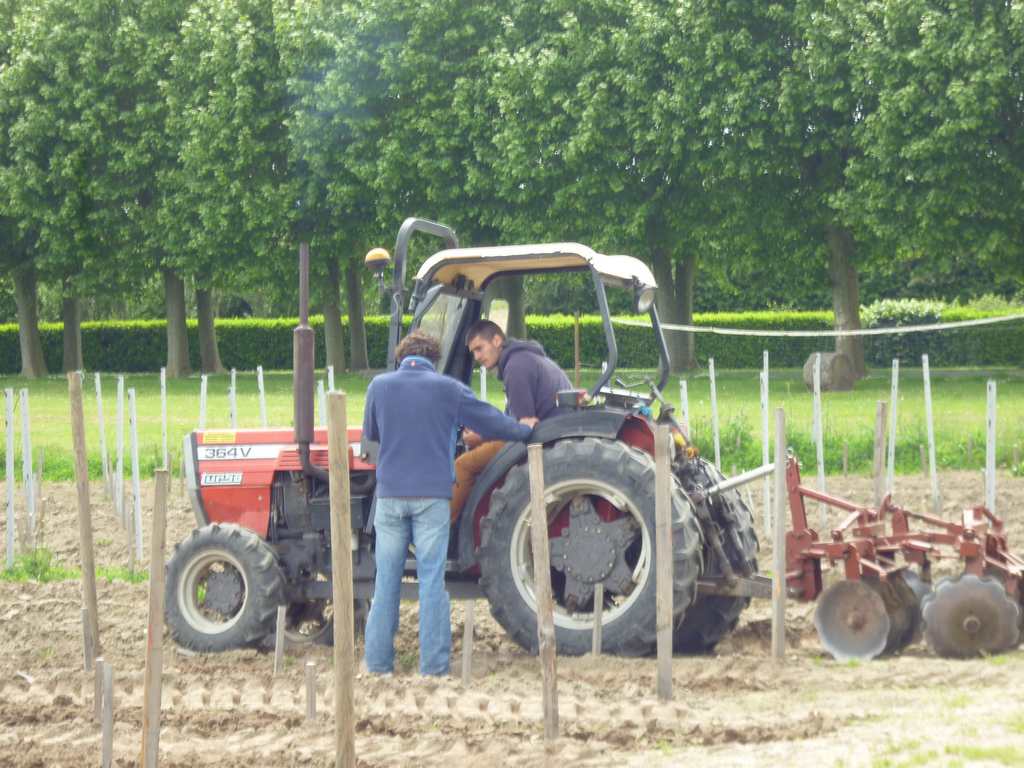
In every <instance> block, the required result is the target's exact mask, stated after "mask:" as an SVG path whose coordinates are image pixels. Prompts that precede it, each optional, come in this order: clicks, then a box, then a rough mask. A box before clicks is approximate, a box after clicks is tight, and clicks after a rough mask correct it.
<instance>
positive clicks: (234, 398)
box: [228, 368, 238, 429]
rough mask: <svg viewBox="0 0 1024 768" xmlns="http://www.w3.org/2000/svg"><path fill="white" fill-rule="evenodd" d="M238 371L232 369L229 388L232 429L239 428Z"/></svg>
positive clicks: (229, 410) (229, 414) (229, 411)
mask: <svg viewBox="0 0 1024 768" xmlns="http://www.w3.org/2000/svg"><path fill="white" fill-rule="evenodd" d="M237 383H238V372H237V371H236V370H235V369H234V368H232V369H231V387H230V388H229V389H228V417H229V422H230V424H231V428H232V429H238V387H237Z"/></svg>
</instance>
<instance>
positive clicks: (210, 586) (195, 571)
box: [164, 524, 284, 652]
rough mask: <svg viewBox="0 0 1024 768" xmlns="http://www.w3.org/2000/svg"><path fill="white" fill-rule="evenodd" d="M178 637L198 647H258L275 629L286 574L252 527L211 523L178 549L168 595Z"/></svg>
mask: <svg viewBox="0 0 1024 768" xmlns="http://www.w3.org/2000/svg"><path fill="white" fill-rule="evenodd" d="M164 600H165V602H164V604H165V606H166V607H165V615H166V619H167V626H168V628H169V629H170V633H171V637H172V638H173V639H174V641H175V642H176V643H177V644H178V645H180V646H183V647H185V648H190V649H192V650H194V651H203V652H206V651H226V650H229V649H232V648H246V647H253V646H259V645H260V643H261V641H262V640H263V638H265V637H266V636H267V635H268V634H272V633H273V632H274V623H275V620H276V613H277V606H278V605H281V604H282V603H283V602H284V576H283V574H282V573H281V569H280V568H279V567H278V564H277V559H276V558H275V557H274V552H273V550H272V549H271V548H270V546H269V545H268V544H267V543H266V542H265V541H264V540H263V539H261V538H260V537H259V536H257V535H256V534H255V533H253V532H252V531H250V530H249V529H248V528H243V527H241V526H238V525H221V524H213V525H207V526H205V527H203V528H198V529H196V530H194V531H192V534H191V535H190V536H189V537H188V538H187V539H186V540H185V541H183V542H182V543H181V544H178V545H177V546H176V547H175V548H174V554H173V555H172V556H171V559H170V561H169V562H168V563H167V585H166V588H165V595H164Z"/></svg>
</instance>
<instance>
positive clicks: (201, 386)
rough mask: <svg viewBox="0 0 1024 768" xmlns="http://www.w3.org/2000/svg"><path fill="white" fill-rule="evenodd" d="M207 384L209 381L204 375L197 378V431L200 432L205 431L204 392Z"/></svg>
mask: <svg viewBox="0 0 1024 768" xmlns="http://www.w3.org/2000/svg"><path fill="white" fill-rule="evenodd" d="M208 384H209V380H208V379H207V378H206V374H205V373H204V374H203V375H202V376H201V377H200V378H199V429H200V431H202V430H204V429H206V390H207V387H208Z"/></svg>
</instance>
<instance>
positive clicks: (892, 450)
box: [885, 358, 900, 493]
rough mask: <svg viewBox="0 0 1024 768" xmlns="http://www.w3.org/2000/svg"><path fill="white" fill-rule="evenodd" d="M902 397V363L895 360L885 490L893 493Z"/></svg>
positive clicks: (890, 396) (891, 389)
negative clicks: (898, 411)
mask: <svg viewBox="0 0 1024 768" xmlns="http://www.w3.org/2000/svg"><path fill="white" fill-rule="evenodd" d="M899 395H900V361H899V358H893V361H892V384H891V385H890V389H889V455H888V456H887V457H886V464H885V490H886V491H887V492H888V493H893V492H894V491H895V490H896V422H897V418H896V413H897V410H898V408H897V406H898V404H899V399H900V397H899Z"/></svg>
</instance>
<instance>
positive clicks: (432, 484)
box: [363, 331, 532, 675]
mask: <svg viewBox="0 0 1024 768" xmlns="http://www.w3.org/2000/svg"><path fill="white" fill-rule="evenodd" d="M395 357H396V359H397V360H399V362H400V365H399V367H398V370H396V371H393V372H391V373H385V374H381V375H380V376H377V377H376V378H375V379H374V380H373V381H372V382H370V386H369V388H368V389H367V390H366V410H365V415H364V417H363V439H365V440H373V441H375V442H377V443H379V444H380V454H379V457H378V459H377V503H376V511H375V513H374V520H373V527H374V530H375V531H376V534H377V537H376V548H375V555H376V559H377V577H376V582H375V585H374V593H373V604H372V605H371V607H370V616H369V618H368V619H367V622H366V668H367V669H368V670H369V671H370V672H371V673H373V674H389V673H391V672H392V671H393V669H394V661H395V633H396V632H397V631H398V605H399V598H400V591H401V585H402V574H403V572H404V570H405V558H406V553H407V552H408V550H409V543H410V542H411V543H412V544H413V545H414V547H415V548H416V577H417V579H418V581H419V585H420V674H423V675H446V674H448V657H449V655H450V653H451V645H452V630H451V610H450V604H449V600H448V592H447V591H446V590H445V586H444V567H445V561H446V560H447V558H448V519H449V517H448V511H449V503H450V499H451V495H452V482H453V480H454V477H455V469H454V458H455V440H456V435H457V432H458V428H459V427H460V426H466V427H468V428H470V429H472V430H474V431H475V432H478V433H480V434H481V435H486V436H488V437H489V438H491V439H498V440H521V441H526V440H527V439H528V438H529V437H530V433H531V431H532V430H531V428H530V427H529V426H527V425H525V424H520V423H518V422H516V421H515V420H514V419H511V418H509V417H508V416H505V415H504V414H503V413H501V412H500V411H499V410H498V409H497V408H495V407H494V406H492V405H489V404H488V403H485V402H483V401H482V400H478V399H477V398H476V397H475V396H474V395H473V391H472V390H471V389H470V388H469V387H467V386H466V385H465V384H463V383H461V382H459V381H456V380H455V379H452V378H449V377H447V376H442V375H441V374H439V373H437V371H436V370H435V369H434V366H435V365H436V364H437V361H438V360H439V359H440V358H441V349H440V346H439V344H438V342H437V340H436V339H434V338H433V337H432V336H430V335H428V334H426V333H424V332H423V331H413V332H412V333H410V334H409V335H408V336H406V337H405V338H404V339H402V341H401V343H399V345H398V348H397V349H396V350H395Z"/></svg>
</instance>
